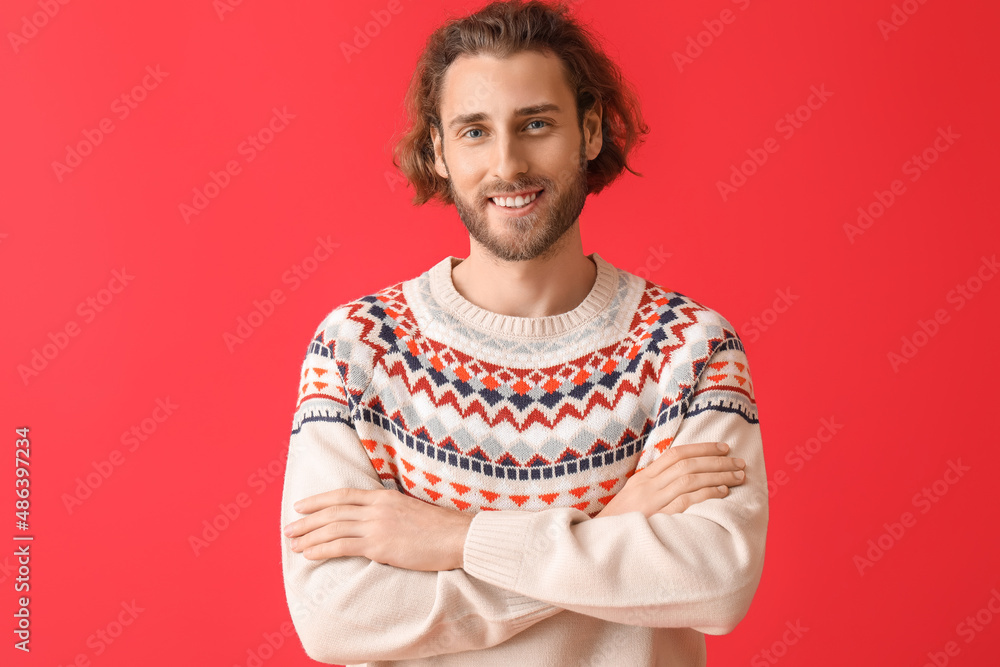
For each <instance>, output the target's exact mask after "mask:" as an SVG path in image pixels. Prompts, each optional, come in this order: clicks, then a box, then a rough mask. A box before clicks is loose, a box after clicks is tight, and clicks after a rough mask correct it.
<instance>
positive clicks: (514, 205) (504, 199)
mask: <svg viewBox="0 0 1000 667" xmlns="http://www.w3.org/2000/svg"><path fill="white" fill-rule="evenodd" d="M543 192H544V190H536V191H535V192H532V193H530V194H528V195H527V196H524V195H518V196H517V197H510V196H502V195H501V196H498V197H488V198H487V199H488V201H490V202H492V203H493V205H494V206H496V207H498V208H503V209H507V210H510V211H517V210H520V209H524V208H528V207H529V206H531V204H532V203H533V202H534V201H535V200H536V199H538V197H540V196H541V194H542V193H543Z"/></svg>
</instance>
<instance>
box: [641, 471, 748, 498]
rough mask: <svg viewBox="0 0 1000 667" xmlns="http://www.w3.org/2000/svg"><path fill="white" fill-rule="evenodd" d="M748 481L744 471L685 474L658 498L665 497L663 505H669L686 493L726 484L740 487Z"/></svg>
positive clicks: (662, 491)
mask: <svg viewBox="0 0 1000 667" xmlns="http://www.w3.org/2000/svg"><path fill="white" fill-rule="evenodd" d="M745 479H746V473H744V472H743V471H742V470H730V471H726V472H701V473H685V474H683V475H681V476H680V477H678V478H677V479H675V480H673V481H671V482H670V483H668V484H667V485H666V486H665V487H663V489H662V490H660V491H659V492H658V493H657V496H660V497H663V498H664V501H663V504H664V505H665V504H667V502H669V501H670V500H671V498H678V497H680V496H682V495H684V494H685V493H692V492H694V491H697V490H698V489H705V488H711V487H715V486H719V485H720V484H724V485H726V486H739V485H740V484H742V483H743V482H744V481H745Z"/></svg>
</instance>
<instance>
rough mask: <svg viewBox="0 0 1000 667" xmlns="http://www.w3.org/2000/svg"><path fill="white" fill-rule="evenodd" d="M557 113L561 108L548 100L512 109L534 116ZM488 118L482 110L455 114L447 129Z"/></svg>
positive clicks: (521, 113)
mask: <svg viewBox="0 0 1000 667" xmlns="http://www.w3.org/2000/svg"><path fill="white" fill-rule="evenodd" d="M548 111H551V112H554V113H559V112H560V111H562V109H560V108H559V105H558V104H553V103H551V102H548V103H546V104H536V105H534V106H530V107H521V108H520V109H515V110H514V115H515V116H534V115H535V114H539V113H545V112H548ZM487 118H489V116H487V115H486V114H485V113H483V112H482V111H477V112H476V113H466V114H462V115H460V116H455V117H454V118H452V120H451V122H450V123H448V129H449V130H453V129H455V128H456V127H459V126H461V125H466V124H468V123H479V122H482V121H484V120H486V119H487Z"/></svg>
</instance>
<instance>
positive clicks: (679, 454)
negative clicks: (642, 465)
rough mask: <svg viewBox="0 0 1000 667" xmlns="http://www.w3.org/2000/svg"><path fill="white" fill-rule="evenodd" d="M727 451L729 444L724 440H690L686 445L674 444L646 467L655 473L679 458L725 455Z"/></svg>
mask: <svg viewBox="0 0 1000 667" xmlns="http://www.w3.org/2000/svg"><path fill="white" fill-rule="evenodd" d="M728 451H729V445H727V444H726V443H724V442H722V443H720V442H692V443H688V444H686V445H675V446H673V447H670V448H668V449H667V451H665V452H663V454H661V455H660V456H659V457H658V458H657V459H656V460H655V461H653V462H652V463H650V464H649V465H648V466H646V469H647V470H649V472H650V473H651V474H654V475H655V474H657V473H658V472H660V471H662V470H664V469H665V468H669V467H670V466H672V465H673V464H675V463H677V462H678V461H680V460H681V459H686V458H692V457H697V456H725V455H726V453H728Z"/></svg>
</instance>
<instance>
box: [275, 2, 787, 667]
mask: <svg viewBox="0 0 1000 667" xmlns="http://www.w3.org/2000/svg"><path fill="white" fill-rule="evenodd" d="M622 81H623V80H622V79H621V77H620V74H619V73H618V72H617V70H616V69H615V66H614V64H613V63H612V62H611V61H610V60H608V59H607V58H606V57H605V56H604V55H602V54H601V53H600V52H599V50H597V49H596V47H595V46H594V43H593V40H592V38H590V37H589V36H588V35H587V34H586V32H585V31H584V30H583V29H582V28H580V27H579V26H578V25H576V24H575V23H574V22H573V21H572V20H571V19H570V18H569V16H568V14H567V13H566V11H565V10H559V9H552V8H550V7H548V6H546V5H544V4H541V3H538V2H529V3H527V4H521V3H510V4H506V3H494V4H491V5H489V6H488V7H486V8H484V9H483V10H481V11H480V12H478V13H477V14H474V15H472V16H470V17H467V18H465V19H456V20H454V21H451V22H449V23H448V24H446V25H445V26H443V27H442V28H440V29H439V30H438V31H437V32H435V33H434V35H433V36H432V37H431V39H430V40H429V42H428V45H427V49H426V51H425V53H424V54H423V56H422V58H421V61H420V63H419V64H418V70H417V74H416V76H415V77H414V81H413V84H412V86H411V90H410V95H409V102H410V111H411V114H412V117H413V119H414V125H413V128H412V129H411V130H410V132H409V133H408V135H407V137H406V138H405V139H404V141H403V142H402V143H401V146H400V155H401V157H402V160H401V165H402V168H403V171H404V173H406V175H407V177H408V178H409V180H410V182H411V183H413V184H414V185H415V187H416V188H417V196H416V198H415V200H414V201H415V202H416V203H418V204H420V203H424V202H425V201H428V200H429V199H432V198H437V199H440V200H441V201H444V202H446V203H454V204H455V207H456V209H457V211H458V214H459V216H460V218H461V219H462V222H463V223H464V224H465V226H466V227H467V229H468V231H469V235H470V248H469V255H468V257H466V258H464V259H458V258H455V257H450V256H449V257H445V258H444V259H442V260H441V261H440V262H439V263H437V264H436V265H434V266H433V267H432V268H430V269H429V270H428V271H426V272H424V273H423V274H421V275H420V276H418V277H416V278H412V279H410V280H406V281H403V282H401V283H397V284H396V285H392V286H390V287H387V288H385V289H383V290H380V291H379V292H377V293H375V294H372V295H368V296H364V297H361V298H359V299H356V300H354V301H351V302H350V303H347V304H344V305H341V306H339V307H337V308H336V309H334V310H333V311H332V312H331V313H330V314H329V315H328V316H327V317H326V318H325V319H324V320H323V322H322V323H321V324H320V326H319V327H318V329H317V330H316V333H315V336H314V338H313V340H312V342H311V343H310V345H309V348H308V351H307V354H306V358H305V362H304V363H303V365H302V380H301V382H300V385H299V386H300V392H299V399H298V405H297V409H296V412H295V417H294V422H293V430H292V436H291V441H290V448H289V455H288V464H287V470H286V473H285V486H284V492H283V496H282V508H281V512H282V526H283V537H282V567H283V573H284V580H285V588H286V593H287V596H288V603H289V608H290V610H291V616H292V620H293V622H294V625H295V628H296V631H297V632H298V634H299V637H300V639H301V640H302V643H303V646H304V647H305V650H306V652H307V654H308V655H309V656H310V657H312V658H314V659H315V660H319V661H321V662H326V663H347V664H355V663H362V662H366V663H367V664H369V665H431V664H433V665H472V664H480V665H508V664H509V665H536V664H537V665H580V664H594V665H677V666H684V667H688V666H695V665H704V664H705V660H706V656H705V639H704V633H710V634H723V633H727V632H730V631H731V630H732V629H733V628H734V627H735V626H736V625H737V623H739V621H740V620H741V619H742V618H743V616H744V615H745V614H746V612H747V609H748V607H749V605H750V602H751V600H752V598H753V595H754V592H755V591H756V588H757V584H758V582H759V579H760V575H761V570H762V567H763V558H764V540H765V533H766V527H767V490H766V478H765V470H764V457H763V451H762V449H761V439H760V428H759V424H758V421H757V409H756V402H755V400H754V394H753V389H752V384H751V381H750V375H749V369H748V366H747V359H746V356H745V354H744V351H743V346H742V344H741V342H740V339H739V337H738V336H737V335H736V333H735V331H734V329H733V327H732V326H731V325H730V324H729V322H728V321H726V320H725V319H724V318H723V317H722V316H721V315H719V314H718V313H717V312H715V311H713V310H711V309H710V308H707V307H705V306H703V305H701V304H699V303H698V302H696V301H694V300H692V299H690V298H688V297H686V296H684V295H681V294H678V293H676V292H672V291H669V290H666V289H664V288H662V287H660V286H658V285H656V284H653V283H652V282H649V281H646V280H643V279H641V278H639V277H638V276H635V275H632V274H630V273H627V272H625V271H622V270H620V269H617V268H615V267H614V266H613V265H611V264H610V263H609V262H607V261H606V260H604V259H603V258H602V257H600V255H598V254H597V253H593V254H591V255H584V254H583V249H582V242H581V237H580V224H579V215H580V212H581V210H582V209H583V205H584V201H585V200H586V197H587V194H588V193H591V192H598V191H600V190H601V189H602V188H603V187H604V186H605V185H607V184H608V183H610V182H611V181H612V180H614V178H616V177H617V176H618V175H619V174H620V173H621V172H622V170H623V169H625V168H627V166H626V157H627V155H628V153H629V151H630V150H631V149H632V148H633V147H634V145H635V144H636V141H637V140H638V138H639V136H640V135H641V134H642V133H645V132H646V131H647V130H646V128H645V126H644V125H643V124H642V122H641V116H640V114H639V109H638V104H637V102H636V98H635V97H634V95H633V94H632V93H630V92H629V91H628V89H627V87H626V85H625V84H624V83H623V82H622Z"/></svg>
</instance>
